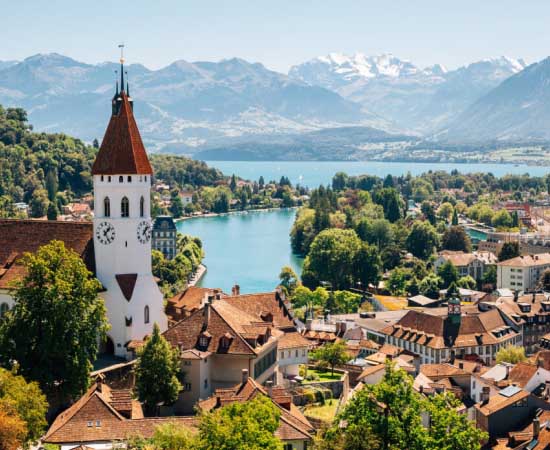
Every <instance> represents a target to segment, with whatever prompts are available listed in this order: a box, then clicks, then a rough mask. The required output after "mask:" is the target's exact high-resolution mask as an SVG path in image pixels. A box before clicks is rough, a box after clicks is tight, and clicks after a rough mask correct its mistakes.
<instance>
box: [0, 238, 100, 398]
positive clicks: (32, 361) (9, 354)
mask: <svg viewBox="0 0 550 450" xmlns="http://www.w3.org/2000/svg"><path fill="white" fill-rule="evenodd" d="M22 264H23V266H24V268H25V271H26V275H25V276H24V277H23V279H22V280H21V281H19V282H18V283H17V284H16V287H15V292H14V300H15V305H14V307H13V309H12V310H11V312H10V314H8V315H7V316H6V318H5V320H3V321H2V323H1V324H0V348H2V352H0V358H1V362H2V364H3V365H4V367H9V365H10V364H11V363H12V362H13V361H17V363H18V365H19V368H20V371H21V374H22V375H23V376H24V377H25V378H26V379H28V380H33V381H38V383H39V384H40V387H41V388H42V390H44V392H46V393H47V394H53V393H59V394H61V395H62V396H64V395H67V396H72V397H73V398H74V397H77V396H79V395H80V394H82V392H84V390H85V389H86V388H87V387H88V383H89V380H90V378H89V376H90V371H91V369H92V362H93V361H94V360H95V358H96V355H97V351H98V339H103V338H104V337H105V333H106V331H107V328H108V323H107V318H106V314H105V313H106V311H105V305H104V303H103V300H102V299H101V298H100V297H99V296H98V291H99V289H100V287H101V285H100V283H99V281H97V280H96V279H95V278H92V274H91V273H90V272H89V271H88V269H87V268H86V266H85V265H84V262H83V261H82V259H81V257H80V256H79V255H78V254H76V253H75V252H74V251H72V250H69V249H67V248H65V245H64V244H63V242H60V241H52V242H51V243H49V244H47V245H44V246H43V247H40V248H39V249H38V251H37V252H36V253H35V254H26V255H25V256H24V257H23V258H22ZM75 342H77V343H78V345H76V344H75Z"/></svg>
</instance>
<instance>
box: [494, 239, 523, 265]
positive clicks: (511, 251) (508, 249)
mask: <svg viewBox="0 0 550 450" xmlns="http://www.w3.org/2000/svg"><path fill="white" fill-rule="evenodd" d="M519 255H520V251H519V242H517V241H514V242H505V243H504V244H502V248H501V249H500V253H499V254H498V260H499V261H506V260H507V259H512V258H515V257H517V256H519Z"/></svg>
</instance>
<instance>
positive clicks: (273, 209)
mask: <svg viewBox="0 0 550 450" xmlns="http://www.w3.org/2000/svg"><path fill="white" fill-rule="evenodd" d="M298 208H300V207H299V206H291V207H290V208H258V209H245V210H244V211H228V212H225V213H207V214H200V215H196V216H185V217H178V218H177V219H174V222H175V223H177V222H183V221H185V220H191V219H202V218H208V217H219V216H229V215H239V214H248V213H256V212H264V211H267V212H270V211H285V210H287V209H298Z"/></svg>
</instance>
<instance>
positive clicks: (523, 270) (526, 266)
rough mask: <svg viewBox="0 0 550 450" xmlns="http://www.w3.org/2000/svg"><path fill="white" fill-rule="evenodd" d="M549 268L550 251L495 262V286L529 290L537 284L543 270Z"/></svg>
mask: <svg viewBox="0 0 550 450" xmlns="http://www.w3.org/2000/svg"><path fill="white" fill-rule="evenodd" d="M549 268H550V253H540V254H537V255H525V256H524V255H521V256H517V257H515V258H511V259H507V260H506V261H501V262H499V263H498V264H497V287H498V288H509V289H513V290H517V291H530V290H533V289H536V288H537V287H538V285H539V281H540V277H541V275H542V274H543V272H544V271H545V270H547V269H549Z"/></svg>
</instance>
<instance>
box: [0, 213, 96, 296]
mask: <svg viewBox="0 0 550 450" xmlns="http://www.w3.org/2000/svg"><path fill="white" fill-rule="evenodd" d="M52 240H59V241H63V242H64V243H65V246H66V247H68V248H70V249H72V250H74V251H75V252H76V253H78V254H79V255H80V256H81V257H82V259H83V260H84V262H85V263H86V266H87V267H88V270H90V271H91V272H94V271H95V259H94V241H93V228H92V224H91V223H88V222H58V221H49V220H48V221H46V220H17V219H0V289H8V288H9V287H10V286H11V283H12V282H13V281H15V280H19V279H21V278H22V277H23V276H25V269H24V268H23V267H22V266H21V265H20V264H19V263H18V260H19V258H20V257H21V256H22V255H23V253H25V252H31V253H33V252H36V251H37V250H38V248H39V247H41V246H43V245H46V244H48V243H49V242H51V241H52ZM2 269H3V270H2Z"/></svg>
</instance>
